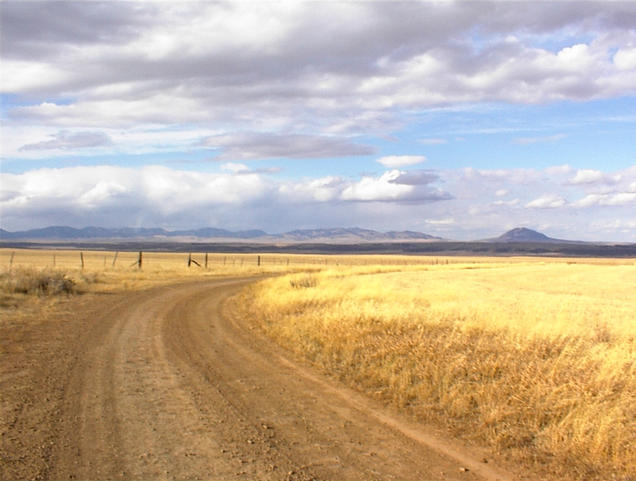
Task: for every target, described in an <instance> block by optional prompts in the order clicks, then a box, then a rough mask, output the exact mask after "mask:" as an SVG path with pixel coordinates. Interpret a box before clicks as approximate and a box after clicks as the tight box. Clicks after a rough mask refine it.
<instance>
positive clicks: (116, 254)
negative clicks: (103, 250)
mask: <svg viewBox="0 0 636 481" xmlns="http://www.w3.org/2000/svg"><path fill="white" fill-rule="evenodd" d="M118 255H119V252H115V257H113V267H115V262H117V256H118Z"/></svg>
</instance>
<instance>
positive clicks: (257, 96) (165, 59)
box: [0, 1, 636, 241]
mask: <svg viewBox="0 0 636 481" xmlns="http://www.w3.org/2000/svg"><path fill="white" fill-rule="evenodd" d="M0 9H1V17H0V18H1V21H2V39H1V41H2V43H1V44H0V45H1V61H2V77H1V87H2V89H1V92H2V94H1V95H2V97H1V100H2V107H1V111H0V112H1V116H2V137H1V139H0V147H1V172H0V181H1V182H0V209H1V210H0V213H1V220H0V225H1V227H2V228H4V229H7V230H21V229H27V228H33V227H43V226H46V225H59V224H64V225H71V226H75V227H81V226H86V225H98V226H105V227H120V226H138V227H139V226H143V227H164V228H168V229H170V228H175V229H176V228H188V227H202V226H214V227H223V228H229V229H251V228H259V229H264V230H266V231H268V232H282V231H286V230H292V229H295V228H318V227H338V226H343V227H344V226H360V227H366V228H373V229H378V230H401V229H410V230H420V231H423V232H427V233H430V234H434V235H439V236H443V237H447V238H454V239H476V238H484V237H491V236H494V235H498V234H500V233H501V232H503V231H505V230H507V229H510V228H513V227H517V226H525V227H530V228H533V229H537V230H540V231H543V232H545V233H547V234H549V235H552V236H554V237H561V238H573V239H574V238H576V239H584V240H602V241H636V140H634V139H636V3H633V2H598V3H596V2H570V1H564V2H519V1H514V2H513V1H511V2H470V1H468V2H452V1H442V2H405V3H395V2H391V3H389V2H386V3H385V2H311V3H309V2H307V3H305V2H276V3H268V2H230V3H212V2H187V3H181V2H179V3H171V2H116V3H115V2H106V3H101V2H14V1H7V2H2V3H0Z"/></svg>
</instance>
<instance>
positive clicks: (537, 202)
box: [526, 194, 566, 209]
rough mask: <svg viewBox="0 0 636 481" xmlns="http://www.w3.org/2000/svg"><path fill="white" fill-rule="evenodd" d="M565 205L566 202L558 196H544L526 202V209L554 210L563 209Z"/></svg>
mask: <svg viewBox="0 0 636 481" xmlns="http://www.w3.org/2000/svg"><path fill="white" fill-rule="evenodd" d="M565 204H566V200H565V199H564V198H563V197H561V196H560V195H555V194H545V195H542V196H541V197H537V198H536V199H534V200H532V201H530V202H528V203H527V204H526V207H529V208H532V209H555V208H557V207H563V206H564V205H565Z"/></svg>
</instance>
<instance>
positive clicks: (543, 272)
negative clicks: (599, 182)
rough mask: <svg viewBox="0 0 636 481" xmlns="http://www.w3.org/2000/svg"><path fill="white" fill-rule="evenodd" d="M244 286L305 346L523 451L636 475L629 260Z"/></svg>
mask: <svg viewBox="0 0 636 481" xmlns="http://www.w3.org/2000/svg"><path fill="white" fill-rule="evenodd" d="M243 296H244V297H243V299H241V305H243V306H244V309H245V310H246V311H247V312H246V314H248V315H251V316H252V317H253V318H254V319H256V320H257V321H258V322H260V324H261V326H262V328H263V329H264V330H265V331H266V332H267V333H268V335H269V336H271V337H272V338H274V339H276V340H277V341H278V342H279V343H280V344H282V345H284V346H286V347H288V348H289V349H291V350H293V351H294V352H295V353H296V354H297V355H298V356H302V357H304V358H306V359H309V360H310V361H311V362H312V363H314V364H315V365H317V366H319V367H320V368H322V369H323V370H324V371H326V372H328V373H330V374H332V375H334V376H336V377H338V378H339V379H340V380H342V381H344V382H346V383H348V384H350V385H352V386H354V387H356V388H357V389H359V390H362V391H364V392H367V393H368V394H369V395H371V396H374V397H376V398H378V399H381V400H383V401H385V402H387V403H391V404H393V405H394V406H397V407H399V408H400V409H403V410H406V411H407V412H409V413H411V414H412V415H414V416H416V417H417V418H419V419H421V420H423V421H426V422H431V423H436V424H438V425H441V426H444V427H447V428H449V429H450V430H451V431H452V432H454V433H455V434H457V435H459V436H462V437H464V438H465V439H468V440H470V441H472V442H477V443H481V444H485V445H488V446H490V448H491V449H493V450H496V451H497V452H498V453H500V454H501V455H503V456H505V457H507V458H508V459H510V460H511V461H512V462H514V463H515V464H523V465H526V466H530V465H532V466H533V469H538V470H539V471H543V472H544V473H546V475H547V476H548V477H553V478H554V479H580V480H583V479H594V480H608V479H623V480H634V479H636V263H635V262H634V261H633V260H626V261H620V260H616V261H613V260H592V259H589V260H586V259H578V260H571V259H569V260H563V259H552V260H546V259H483V258H482V259H467V258H465V259H460V258H455V259H454V260H453V263H450V264H446V263H445V262H443V263H439V264H437V265H411V266H401V265H394V266H389V265H384V266H366V267H361V266H358V267H338V268H326V269H324V270H322V271H321V272H318V273H296V274H292V275H287V276H284V277H276V278H271V279H267V280H264V281H262V282H260V283H258V284H256V285H254V286H252V287H251V288H250V290H249V292H246V293H244V294H243Z"/></svg>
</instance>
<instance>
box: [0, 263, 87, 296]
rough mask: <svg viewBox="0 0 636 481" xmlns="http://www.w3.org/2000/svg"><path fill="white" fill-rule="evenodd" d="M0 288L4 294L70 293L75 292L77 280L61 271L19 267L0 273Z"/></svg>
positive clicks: (44, 294)
mask: <svg viewBox="0 0 636 481" xmlns="http://www.w3.org/2000/svg"><path fill="white" fill-rule="evenodd" d="M0 290H2V292H4V293H6V294H32V295H39V296H56V295H63V294H66V295H70V294H75V293H76V292H77V282H76V281H75V280H73V279H71V278H70V277H68V276H67V274H66V273H64V272H61V271H56V270H48V269H47V270H37V269H28V268H21V269H15V270H12V271H10V272H3V273H0Z"/></svg>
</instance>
